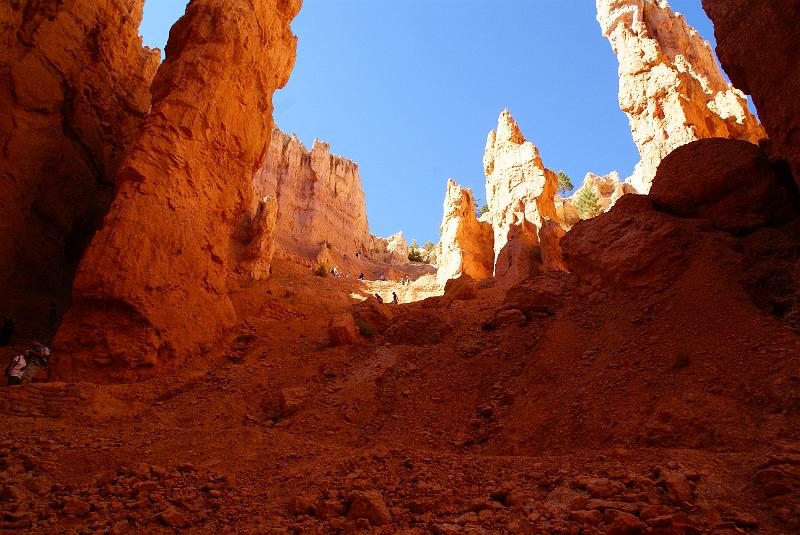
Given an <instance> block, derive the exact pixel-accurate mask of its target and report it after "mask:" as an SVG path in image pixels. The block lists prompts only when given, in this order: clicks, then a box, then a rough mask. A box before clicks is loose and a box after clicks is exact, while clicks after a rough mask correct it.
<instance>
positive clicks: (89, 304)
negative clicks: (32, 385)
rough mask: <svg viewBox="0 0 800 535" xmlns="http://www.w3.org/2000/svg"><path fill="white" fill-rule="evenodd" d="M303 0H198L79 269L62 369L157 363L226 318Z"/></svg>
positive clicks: (196, 345) (106, 374)
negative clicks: (237, 246)
mask: <svg viewBox="0 0 800 535" xmlns="http://www.w3.org/2000/svg"><path fill="white" fill-rule="evenodd" d="M299 9H300V1H299V0H294V1H287V0H256V1H255V2H252V1H248V2H244V1H241V0H193V1H192V2H191V3H190V4H189V6H188V7H187V10H186V14H185V15H184V16H183V17H182V18H181V19H180V20H179V21H178V22H177V23H176V24H175V26H174V27H173V29H172V32H171V35H170V41H169V44H168V45H167V49H166V56H167V57H166V61H165V62H164V64H163V65H162V66H161V68H160V69H159V71H158V73H157V75H156V77H155V80H154V81H153V86H152V93H153V109H152V111H151V112H150V114H149V115H148V116H147V118H146V119H145V121H144V122H143V124H142V127H141V131H140V133H139V136H138V138H137V139H136V141H135V142H134V144H133V146H132V148H131V149H130V151H129V152H128V154H127V155H126V157H125V160H124V161H123V163H122V165H121V167H120V170H119V172H118V174H117V183H118V193H117V197H116V199H115V201H114V203H113V205H112V207H111V210H110V212H109V214H108V216H107V217H106V220H105V224H104V227H103V229H102V230H101V231H100V232H99V233H98V234H97V235H96V236H95V237H94V240H93V241H92V244H91V245H90V246H89V249H88V250H87V253H86V255H85V257H84V258H83V260H82V261H81V264H80V267H79V269H78V273H77V276H76V279H75V284H74V290H73V304H72V307H71V308H70V310H69V312H68V313H67V315H66V317H65V320H64V322H63V323H62V325H61V328H60V329H59V331H58V335H57V339H56V342H55V343H56V345H57V346H58V347H59V348H60V351H61V355H62V356H61V358H60V359H58V360H57V361H56V362H55V367H54V374H55V376H56V377H59V378H64V379H71V378H73V373H75V370H76V369H77V370H79V371H81V373H82V376H83V377H84V378H89V377H91V378H92V379H95V380H97V381H108V380H112V379H121V378H132V377H137V376H142V375H147V374H149V373H152V371H153V369H154V368H155V367H156V366H160V365H164V364H168V363H169V362H170V361H171V360H173V359H175V358H177V357H186V356H187V355H189V354H190V353H192V352H193V351H197V350H198V349H200V348H201V347H203V346H204V344H206V343H208V342H210V341H211V340H212V339H214V338H215V337H216V336H218V334H219V333H220V332H221V330H222V329H223V328H224V327H226V326H230V325H231V324H232V323H233V321H234V320H235V317H236V314H235V312H234V309H233V306H232V304H231V301H230V299H229V296H228V283H227V278H228V276H229V273H230V272H231V270H232V269H233V268H234V266H235V262H236V259H235V258H234V250H233V248H232V241H231V239H232V236H233V234H234V231H235V229H236V227H237V225H238V223H239V221H240V219H241V217H242V216H243V214H244V213H245V211H246V210H247V208H248V207H250V206H251V205H252V202H251V199H252V197H253V192H252V177H253V175H254V174H255V172H256V171H257V169H258V168H259V166H260V165H261V163H262V162H263V159H264V155H265V151H266V149H267V147H268V146H269V140H270V136H271V134H272V99H271V96H272V93H273V91H275V90H276V89H277V88H279V87H283V86H284V85H285V84H286V82H287V80H288V79H289V74H290V72H291V70H292V67H293V65H294V60H295V45H296V38H295V37H294V36H293V35H292V32H291V29H290V27H289V24H290V22H291V21H292V19H293V18H294V16H295V15H296V14H297V12H298V11H299ZM254 118H258V119H254Z"/></svg>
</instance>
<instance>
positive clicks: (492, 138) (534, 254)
mask: <svg viewBox="0 0 800 535" xmlns="http://www.w3.org/2000/svg"><path fill="white" fill-rule="evenodd" d="M483 166H484V172H485V174H486V199H487V204H488V206H489V214H490V217H489V219H490V220H491V224H492V228H493V230H494V275H495V277H498V278H507V279H509V280H521V279H522V278H525V277H527V276H528V275H530V274H531V273H533V272H535V271H537V270H541V269H544V270H547V269H552V268H555V269H560V268H561V266H563V264H562V263H561V261H560V260H558V261H555V259H554V257H553V255H542V250H541V247H540V245H541V244H542V243H546V244H553V243H554V240H553V239H551V237H550V236H547V239H545V240H542V234H545V235H547V234H548V233H549V234H552V233H553V232H558V231H557V230H556V228H557V227H558V225H546V224H545V223H546V222H547V220H552V221H557V215H556V208H555V204H554V200H553V199H554V197H555V195H556V190H557V189H558V178H557V176H556V174H555V173H553V171H551V170H550V169H547V168H546V167H545V166H544V164H543V163H542V158H541V156H540V155H539V150H538V149H537V148H536V146H534V145H533V143H531V142H529V141H526V140H525V137H524V136H523V135H522V132H521V131H520V129H519V126H518V125H517V123H516V122H515V121H514V118H513V117H512V116H511V113H509V111H508V110H507V109H506V110H503V112H502V113H501V114H500V118H499V120H498V123H497V130H496V131H491V132H489V137H488V139H487V141H486V152H485V153H484V156H483ZM542 229H544V231H543V230H542ZM556 241H557V240H556ZM553 252H554V251H553ZM545 257H546V258H547V259H548V261H549V262H548V263H543V261H544V258H545Z"/></svg>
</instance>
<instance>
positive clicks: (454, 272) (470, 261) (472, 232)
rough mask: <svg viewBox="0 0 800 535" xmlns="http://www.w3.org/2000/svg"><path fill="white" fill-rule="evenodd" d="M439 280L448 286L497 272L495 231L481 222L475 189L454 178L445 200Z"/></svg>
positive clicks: (450, 181)
mask: <svg viewBox="0 0 800 535" xmlns="http://www.w3.org/2000/svg"><path fill="white" fill-rule="evenodd" d="M439 247H440V252H439V258H438V270H437V272H436V278H437V279H438V281H439V283H440V284H442V285H444V284H445V283H446V282H447V281H448V280H449V279H454V278H457V277H460V276H461V275H466V276H467V277H471V278H473V279H475V280H481V279H486V278H489V277H491V276H492V273H493V272H494V231H493V229H492V225H491V224H490V223H486V222H483V221H478V218H477V217H476V216H475V200H474V198H473V196H472V190H470V189H468V188H462V187H461V186H459V185H458V184H456V183H455V181H453V179H450V180H448V181H447V194H446V195H445V198H444V215H443V217H442V237H441V239H440V241H439Z"/></svg>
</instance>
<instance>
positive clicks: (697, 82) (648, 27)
mask: <svg viewBox="0 0 800 535" xmlns="http://www.w3.org/2000/svg"><path fill="white" fill-rule="evenodd" d="M742 4H743V5H744V4H745V3H744V2H742ZM747 4H748V5H750V3H749V2H748V3H747ZM749 19H750V17H749V16H744V15H743V16H742V18H741V19H739V20H740V21H741V24H743V25H746V24H747V23H746V22H745V21H746V20H749ZM597 20H598V22H599V23H600V26H601V28H602V31H603V35H604V36H605V37H607V38H608V40H609V41H610V42H611V47H612V49H613V50H614V53H615V54H616V55H617V58H618V59H619V78H620V85H619V104H620V107H621V108H622V110H623V111H624V112H625V113H626V114H627V115H628V119H629V121H630V125H631V131H632V133H633V140H634V143H636V146H637V147H638V149H639V154H640V155H641V161H640V162H639V164H638V165H637V166H636V169H635V171H634V173H633V176H631V177H630V179H629V180H630V182H631V184H632V185H633V186H634V187H635V188H636V190H637V191H638V192H640V193H647V192H648V191H650V185H651V183H652V181H653V177H654V176H655V173H656V169H657V168H658V164H659V163H660V162H661V160H662V159H663V158H664V157H665V156H666V155H667V154H669V153H670V152H672V151H673V150H674V149H676V148H677V147H680V146H681V145H685V144H687V143H690V142H692V141H695V140H698V139H705V138H711V137H723V138H731V139H739V140H744V141H749V142H751V143H758V142H759V141H760V140H761V139H763V138H765V137H766V134H765V132H764V130H763V128H762V127H761V126H760V125H759V123H758V119H756V118H755V116H753V114H752V113H750V111H749V110H748V109H747V101H746V99H745V95H744V94H743V93H742V92H741V91H739V90H737V89H735V88H734V87H733V86H731V85H730V84H729V83H728V82H727V81H726V80H725V78H724V76H723V74H722V71H721V70H720V68H719V66H718V64H717V62H716V60H715V58H714V54H713V52H712V50H711V46H710V45H709V44H708V42H707V41H705V40H703V38H702V37H700V35H699V34H698V33H697V31H696V30H695V29H694V28H692V27H691V26H689V25H688V24H687V23H686V20H685V19H684V18H683V16H682V15H680V14H678V13H674V12H673V11H672V10H671V9H670V7H669V4H668V3H667V1H666V0H597ZM765 31H767V33H768V30H766V29H765ZM757 35H761V34H760V33H759V34H757ZM760 46H761V44H760V43H757V44H756V45H755V48H759V47H760ZM743 50H750V48H746V49H743ZM765 62H766V63H769V61H768V60H766V59H765ZM776 72H780V71H776Z"/></svg>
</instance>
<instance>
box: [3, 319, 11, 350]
mask: <svg viewBox="0 0 800 535" xmlns="http://www.w3.org/2000/svg"><path fill="white" fill-rule="evenodd" d="M13 337H14V322H13V321H12V320H11V318H6V321H4V322H3V327H2V328H0V347H3V346H7V345H8V344H9V343H10V342H11V339H12V338H13Z"/></svg>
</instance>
